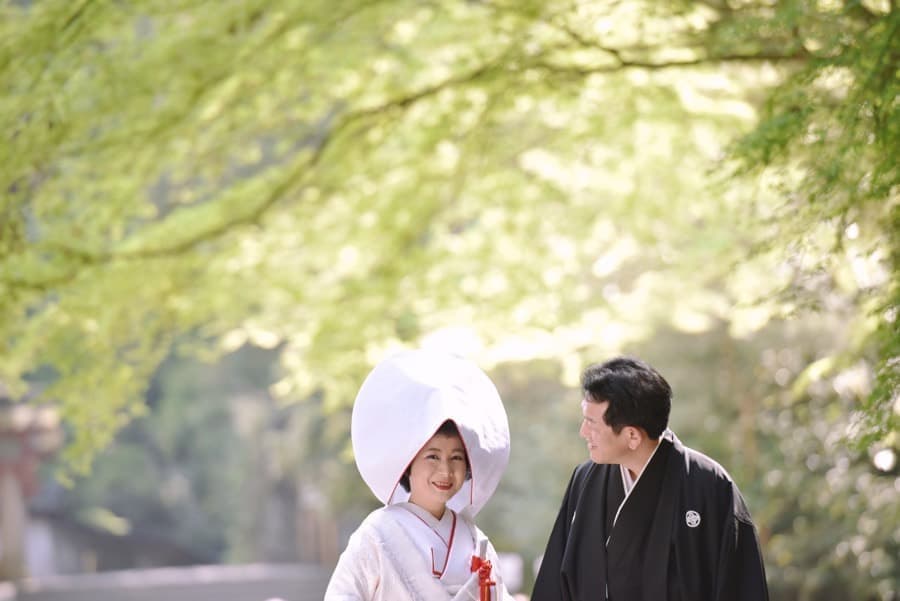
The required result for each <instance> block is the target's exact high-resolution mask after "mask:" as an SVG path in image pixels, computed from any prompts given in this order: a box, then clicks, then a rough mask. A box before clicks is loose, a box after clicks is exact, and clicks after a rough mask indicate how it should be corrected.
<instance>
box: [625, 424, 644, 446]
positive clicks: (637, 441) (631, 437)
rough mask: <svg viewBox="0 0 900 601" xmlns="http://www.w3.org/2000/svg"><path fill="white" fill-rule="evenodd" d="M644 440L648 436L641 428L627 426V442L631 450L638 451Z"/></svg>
mask: <svg viewBox="0 0 900 601" xmlns="http://www.w3.org/2000/svg"><path fill="white" fill-rule="evenodd" d="M644 438H646V435H645V434H644V431H643V430H641V429H640V428H636V427H635V426H625V441H626V442H627V443H628V448H629V449H630V450H632V451H636V450H637V448H638V447H639V446H641V443H642V442H644Z"/></svg>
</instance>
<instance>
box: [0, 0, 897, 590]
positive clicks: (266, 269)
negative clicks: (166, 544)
mask: <svg viewBox="0 0 900 601" xmlns="http://www.w3.org/2000/svg"><path fill="white" fill-rule="evenodd" d="M898 23H900V16H898V10H897V8H896V6H895V3H893V2H890V1H888V0H868V1H858V0H835V1H832V2H823V1H818V0H817V1H813V0H787V1H784V2H777V3H773V2H768V1H754V0H746V1H741V2H737V1H734V0H706V1H696V2H695V1H687V0H680V1H678V0H672V1H669V2H659V1H656V0H653V1H650V0H647V1H640V0H629V1H626V2H615V3H610V2H599V1H598V2H594V1H585V2H574V3H573V2H562V1H559V2H557V1H549V2H530V1H525V2H523V1H515V2H513V1H509V2H505V1H486V2H468V1H462V0H452V1H451V0H439V1H435V2H428V3H422V2H412V1H403V0H385V1H380V2H373V1H371V0H347V1H344V2H340V3H333V2H316V1H305V2H301V3H292V2H270V1H266V2H263V1H261V0H245V1H242V2H222V3H215V4H213V3H210V2H203V1H201V0H170V1H167V2H159V1H155V0H143V1H140V2H131V3H127V4H123V3H116V2H111V1H95V2H79V3H61V2H10V1H7V2H0V89H2V94H0V124H2V126H3V128H2V131H3V135H4V136H5V141H4V143H3V144H2V145H0V189H2V190H3V191H4V193H3V194H2V195H0V352H2V355H3V358H4V360H3V362H0V381H2V382H3V384H4V385H5V386H7V387H8V388H9V389H10V390H11V391H12V392H13V393H14V394H24V393H25V391H26V390H29V389H31V391H32V392H36V393H38V397H39V398H42V399H44V400H50V401H52V402H55V403H58V405H59V406H60V408H61V410H62V413H63V415H64V417H65V419H66V422H67V424H68V428H69V431H70V433H71V436H70V440H69V445H68V446H67V450H66V454H65V461H66V465H67V466H68V468H67V469H69V470H72V471H74V472H75V473H79V472H83V473H86V472H87V471H88V470H89V468H90V466H91V464H92V462H93V461H94V460H95V459H96V471H95V475H94V477H93V478H92V480H91V484H90V485H88V484H86V483H85V481H81V483H79V484H78V490H79V491H80V492H79V494H82V495H83V497H82V498H81V499H82V500H81V501H79V502H81V503H84V504H85V505H90V504H92V503H103V501H102V499H104V495H105V494H107V491H108V490H110V489H111V488H113V483H116V484H115V486H119V487H122V488H121V489H120V492H119V493H118V494H119V495H121V499H120V500H119V501H116V502H115V503H113V501H112V500H109V499H107V501H106V504H111V505H115V508H114V509H115V510H116V511H117V512H119V513H122V514H127V516H128V517H129V519H132V520H134V521H138V522H139V521H141V520H145V519H149V518H148V517H147V516H149V515H151V514H152V512H154V511H163V512H170V513H168V514H167V515H168V516H169V517H167V518H166V519H170V520H171V522H170V524H171V527H172V529H173V532H180V533H181V534H186V533H191V532H193V533H195V534H196V535H197V537H198V538H197V539H196V541H197V544H198V545H200V546H202V547H203V548H204V549H206V550H207V551H209V552H211V553H219V554H220V555H221V556H223V557H231V558H233V559H245V558H252V557H258V556H261V555H267V554H268V555H270V556H278V553H280V552H276V551H271V552H269V551H264V550H263V549H261V548H260V547H259V545H260V544H261V543H259V541H258V539H257V538H255V537H254V533H258V532H260V531H263V530H265V529H266V528H268V527H271V525H269V526H267V525H266V523H265V518H264V514H265V513H266V511H263V510H261V509H259V508H261V507H265V505H264V504H265V503H266V502H268V501H266V500H265V499H270V498H272V497H270V496H267V491H271V490H275V489H278V490H282V493H279V494H277V495H275V497H277V498H279V499H281V501H279V503H282V505H279V507H281V508H280V509H278V508H275V509H272V511H271V512H269V513H271V514H272V515H281V513H279V512H282V511H288V512H289V509H288V510H285V509H284V507H288V508H290V507H296V506H300V507H315V508H316V511H318V512H319V513H320V514H321V513H322V512H325V513H327V512H328V510H327V508H328V507H332V508H333V509H332V510H331V511H332V512H333V513H334V514H338V513H341V514H342V516H343V517H344V518H345V520H349V521H352V519H353V516H356V517H358V515H359V514H361V513H362V512H363V511H364V510H365V509H367V508H368V507H370V506H371V505H370V503H371V500H370V499H369V498H368V496H367V493H366V492H365V491H364V489H362V488H361V486H362V485H361V484H360V483H359V482H358V479H357V478H356V476H355V473H353V470H352V468H351V467H350V461H351V457H350V455H349V446H348V444H347V440H346V435H347V431H348V428H347V421H348V420H347V417H348V411H349V407H350V404H351V403H352V399H353V397H354V394H355V391H356V388H357V387H358V385H359V382H360V381H361V378H362V377H363V375H364V374H365V372H366V371H367V370H368V368H369V367H370V366H371V365H372V364H373V363H374V362H375V361H376V360H378V359H379V358H380V357H381V356H383V354H384V353H385V352H388V351H389V350H390V349H392V348H396V347H399V346H409V345H416V344H423V343H430V344H443V345H449V346H454V347H455V348H458V349H459V350H462V351H465V352H468V353H470V354H472V355H473V356H474V357H475V358H476V359H477V360H478V361H479V363H481V364H482V365H484V366H485V367H486V368H491V367H496V368H497V369H496V371H495V376H496V377H497V378H498V380H499V381H500V382H501V387H502V388H504V394H505V396H506V398H507V399H508V406H509V411H510V419H511V422H512V424H513V428H514V432H515V433H516V435H517V436H521V441H522V442H517V443H516V445H517V446H515V447H514V452H513V463H512V465H511V467H510V475H509V476H508V477H507V478H506V480H505V481H504V484H503V486H502V487H501V490H500V491H499V492H498V497H497V499H496V502H495V503H494V505H492V506H491V507H490V508H488V509H487V510H486V514H485V522H486V525H487V526H493V527H492V528H490V527H489V528H486V529H488V530H495V531H496V532H491V534H492V536H494V537H496V539H497V540H498V541H500V542H503V543H504V544H505V545H508V547H509V548H516V549H520V550H522V551H523V552H524V553H525V554H526V555H528V554H531V555H532V556H533V555H536V554H537V553H538V552H539V547H540V545H541V544H542V541H541V539H542V537H543V536H544V533H545V532H546V531H547V530H548V529H549V520H550V519H552V513H553V512H554V511H555V505H556V503H557V501H558V499H557V495H558V491H560V490H561V488H562V484H563V483H564V481H565V480H566V478H567V477H568V473H569V472H568V470H569V469H570V467H571V464H572V463H573V462H574V461H577V460H578V459H579V458H580V453H579V446H578V441H577V439H576V438H575V436H574V428H575V424H574V422H573V421H572V420H574V419H577V415H576V414H575V413H574V412H572V410H573V409H574V408H575V407H576V405H575V404H574V401H573V403H570V404H569V405H564V404H560V403H561V401H562V400H563V399H564V398H566V397H567V395H569V394H570V393H569V392H567V391H571V390H572V386H573V385H574V383H575V382H576V381H577V375H578V372H579V370H580V368H581V367H583V365H584V363H585V362H587V361H591V360H598V359H602V358H604V357H605V356H607V355H609V354H611V353H618V352H622V351H630V352H634V353H636V354H641V355H643V356H645V357H647V358H648V359H650V360H651V361H652V362H654V363H656V364H657V365H658V366H659V367H660V369H661V370H662V371H663V373H666V374H671V379H672V380H673V383H675V384H676V391H679V394H680V395H682V396H681V398H683V399H684V403H683V404H682V405H679V406H678V408H677V409H676V414H675V416H673V419H674V420H675V423H676V426H678V428H679V431H680V432H682V433H683V438H685V440H686V442H688V443H689V444H695V445H696V446H698V447H700V448H702V449H703V450H706V451H708V452H709V453H711V454H713V455H714V456H716V457H717V458H721V460H722V461H723V463H725V464H726V466H727V467H729V469H731V470H732V471H733V472H734V473H735V475H736V477H738V480H739V483H740V484H741V486H742V488H744V489H745V490H746V491H747V494H748V497H749V498H750V500H751V508H752V509H753V510H754V512H755V513H756V514H757V515H758V516H759V517H758V521H759V522H760V524H761V526H762V528H763V533H762V534H763V540H764V543H765V545H766V554H767V561H768V562H769V565H770V570H771V573H772V578H773V590H774V591H776V595H777V597H776V598H784V599H831V598H835V599H836V598H854V599H856V598H858V599H890V598H895V597H891V595H895V593H894V592H893V591H896V590H897V589H898V588H900V587H898V586H896V584H897V574H898V566H897V561H896V559H895V558H896V556H897V552H896V551H897V545H898V541H900V531H898V529H897V527H896V524H897V523H898V519H897V518H898V516H897V510H896V507H895V506H896V503H893V504H892V503H890V502H885V501H884V499H888V500H889V499H890V498H891V495H893V496H896V492H897V482H898V480H897V468H896V464H895V465H894V466H893V467H890V468H889V469H887V470H876V469H875V468H874V467H873V464H872V457H873V456H874V454H875V453H879V452H883V451H884V452H890V453H894V455H893V456H894V457H895V458H896V451H897V448H898V446H900V441H898V437H897V432H898V420H900V411H898V400H897V390H898V373H900V366H898V363H897V357H898V352H900V349H898V345H900V332H898V327H900V326H898V323H900V322H898V319H897V307H898V294H900V292H898V288H900V277H898V265H900V243H898V241H900V200H898V194H897V191H898V175H897V161H896V156H897V155H898V143H897V136H898V127H900V125H898V124H900V119H898V118H897V98H898V94H897V69H898V48H897V44H896V38H897V36H896V31H897V27H898ZM248 345H249V346H255V347H259V348H263V349H268V350H269V351H270V352H271V357H277V366H276V367H271V366H269V365H268V364H267V365H266V366H265V367H261V366H259V365H258V366H257V368H258V370H259V371H258V372H256V371H255V372H254V374H256V375H253V376H252V377H251V376H248V378H249V379H250V380H251V381H253V382H254V384H253V386H252V387H251V388H252V390H253V391H254V392H253V395H252V400H248V398H244V400H241V395H240V391H241V388H240V386H238V385H237V384H235V383H234V382H233V381H229V380H228V379H227V378H225V379H222V380H221V381H219V380H220V378H219V376H216V378H214V379H215V382H207V383H204V382H202V380H201V381H200V382H194V383H192V379H194V378H198V377H201V376H200V374H202V373H204V372H203V370H202V369H201V368H199V367H196V366H195V367H193V368H190V369H188V368H184V370H185V371H179V370H180V369H182V368H180V367H178V365H180V363H179V357H194V358H199V359H202V360H205V361H210V362H215V361H217V360H218V359H219V358H221V357H223V356H224V355H227V354H228V353H230V352H232V351H234V350H236V349H240V348H244V349H246V348H247V347H248ZM242 352H246V350H245V351H242ZM167 357H168V358H169V362H167V363H166V367H165V368H163V369H160V366H161V365H163V363H164V361H166V358H167ZM271 357H270V358H271ZM251 363H252V362H251ZM173 365H174V366H175V367H173ZM231 365H235V364H231ZM517 366H518V367H517ZM269 370H271V371H269ZM213 371H215V370H213ZM263 372H264V373H265V374H266V375H265V376H262V377H259V376H258V374H259V373H263ZM154 374H156V375H155V376H154ZM154 377H155V378H157V379H156V380H155V382H156V384H155V385H158V386H162V392H160V391H159V390H156V391H154V390H153V389H152V387H151V389H150V390H149V392H148V387H149V386H150V383H151V381H154V380H153V378H154ZM254 378H257V379H254ZM154 395H157V397H156V398H157V400H158V404H154V403H153V402H152V401H151V402H148V401H147V399H148V396H149V398H151V399H152V398H154ZM570 412H571V413H570ZM538 415H540V416H541V417H540V419H536V418H535V416H538ZM136 416H143V417H142V418H141V419H140V420H138V421H137V422H135V423H133V425H131V426H128V429H126V430H125V431H123V433H122V435H121V438H120V439H119V440H117V441H116V443H115V447H114V449H119V448H120V447H123V445H124V447H128V446H129V445H136V446H135V447H134V448H136V449H137V448H140V449H156V451H154V452H155V453H157V454H156V455H155V456H143V458H141V452H143V451H141V452H139V451H134V450H131V451H128V450H124V451H123V452H124V453H126V454H125V455H123V456H121V457H119V456H117V458H114V457H113V456H112V451H110V455H108V456H107V455H102V456H100V457H98V456H97V453H98V452H99V451H100V450H101V449H105V448H108V447H109V445H110V444H111V443H112V442H113V440H114V437H115V435H116V433H117V432H119V431H121V430H122V428H124V427H126V425H127V424H129V423H131V422H132V420H133V418H134V417H136ZM248 424H249V425H248ZM242 428H243V429H242ZM134 437H137V439H135V438H134ZM517 449H520V450H517ZM525 451H527V452H525ZM520 453H522V454H520ZM129 454H130V455H129ZM123 457H124V458H123ZM129 457H130V458H129ZM151 457H152V461H151ZM219 461H221V465H224V466H228V467H227V469H226V470H224V472H219V473H217V474H215V475H213V474H212V473H209V470H211V469H212V467H213V466H214V465H216V464H217V463H218V462H219ZM141 462H144V463H142V464H141V465H142V466H143V467H138V465H137V464H139V463H141ZM138 470H139V471H141V472H144V471H146V473H147V474H148V479H150V478H151V476H150V474H152V479H153V481H158V482H160V483H168V484H166V486H160V487H159V490H158V492H157V494H156V495H154V494H152V492H151V491H149V490H147V488H148V487H147V481H143V482H134V485H133V488H132V487H131V485H126V484H124V482H125V481H126V480H127V476H128V474H129V473H133V472H134V471H138ZM293 474H302V477H299V479H300V480H301V481H302V482H304V483H306V485H305V487H304V486H299V485H298V482H297V481H295V480H294V476H293ZM335 474H341V475H339V476H336V475H335ZM236 481H237V482H238V484H236ZM178 482H180V483H181V484H178ZM92 486H93V487H95V488H93V489H91V487H92ZM235 486H238V487H239V488H240V491H241V494H243V495H245V496H240V495H238V497H234V496H231V497H229V498H223V495H225V496H228V494H229V493H227V492H225V491H229V490H232V491H233V487H235ZM85 487H86V488H85ZM142 487H143V488H142ZM89 489H91V490H89ZM529 490H534V491H536V492H535V493H534V497H533V498H532V497H529V499H530V500H529V503H526V504H524V505H525V506H523V503H522V500H523V498H524V497H525V496H526V495H525V492H526V491H529ZM165 491H170V492H168V493H166V492H165ZM172 491H174V492H172ZM285 491H287V492H285ZM892 491H893V492H892ZM164 493H165V494H164ZM166 495H169V496H168V497H166ZM172 495H174V496H172ZM254 495H256V496H254ZM167 498H168V499H169V500H168V501H166V500H165V499H167ZM172 499H175V500H174V501H173V500H172ZM166 503H169V505H166ZM138 507H143V509H138ZM252 508H256V509H252ZM507 509H508V511H507ZM140 511H146V512H147V513H146V514H144V515H142V514H140ZM129 512H130V513H129ZM189 516H194V517H193V518H192V517H189ZM348 516H349V517H348ZM179 520H188V521H187V522H180V521H179ZM259 520H262V521H259ZM226 523H227V524H228V526H227V527H223V526H222V525H223V524H226ZM522 523H525V524H528V525H529V526H528V527H525V528H522V527H521V524H522ZM212 524H217V525H218V526H216V527H215V528H213V527H212V526H211V525H212ZM879 524H882V525H883V524H887V526H878V525H879ZM873 525H874V526H873ZM891 525H893V526H892V527H891ZM216 528H218V530H217V531H216V532H215V534H214V533H213V530H216ZM297 528H298V529H301V528H300V526H297Z"/></svg>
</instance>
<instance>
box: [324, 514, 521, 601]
mask: <svg viewBox="0 0 900 601" xmlns="http://www.w3.org/2000/svg"><path fill="white" fill-rule="evenodd" d="M411 505H412V504H411V503H398V504H394V505H388V506H387V507H382V508H381V509H377V510H375V511H373V512H372V513H370V514H369V516H368V517H367V518H366V519H365V520H364V521H363V523H362V524H361V525H360V526H359V528H358V529H357V530H356V532H354V533H353V535H352V536H351V537H350V541H349V542H348V543H347V548H346V549H345V550H344V552H343V553H342V554H341V556H340V559H339V560H338V564H337V567H335V570H334V573H333V574H332V576H331V581H330V582H329V583H328V589H327V590H326V591H325V601H443V600H450V599H456V600H457V601H463V600H465V601H470V600H471V601H478V599H479V591H478V575H477V574H475V573H471V572H470V571H469V570H470V567H469V566H470V562H471V559H472V555H473V554H475V553H476V549H477V548H478V541H480V540H486V537H485V536H484V534H483V533H482V532H481V531H480V530H479V529H478V527H477V526H475V524H474V522H472V520H471V519H470V518H468V517H467V516H466V515H465V514H463V513H456V514H454V513H453V512H452V511H451V510H450V509H448V510H447V511H446V512H445V513H444V517H443V518H442V520H440V522H439V520H437V519H436V518H434V517H433V516H430V515H428V514H427V512H426V511H425V510H423V509H421V508H419V507H416V506H411ZM454 515H455V516H456V528H455V532H453V540H452V541H450V540H449V537H448V536H447V534H446V533H447V528H446V526H447V524H448V523H451V522H452V519H453V516H454ZM428 518H430V520H429V519H428ZM442 526H443V528H442ZM435 531H437V532H435ZM441 539H444V540H441ZM445 541H446V542H452V544H450V545H446V544H445ZM448 546H449V557H447V551H446V549H447V547H448ZM432 553H433V555H432ZM486 558H487V559H489V560H490V561H491V564H492V565H494V566H498V565H499V564H498V559H497V553H496V552H495V551H494V548H493V546H492V545H491V544H490V542H488V543H487V553H486ZM492 579H493V580H494V581H495V582H496V583H497V585H496V587H494V593H493V599H495V600H496V601H511V600H512V597H511V596H510V594H509V592H508V591H507V590H506V587H505V586H504V585H503V582H502V580H501V578H500V573H499V570H498V569H496V568H495V569H494V570H493V571H492Z"/></svg>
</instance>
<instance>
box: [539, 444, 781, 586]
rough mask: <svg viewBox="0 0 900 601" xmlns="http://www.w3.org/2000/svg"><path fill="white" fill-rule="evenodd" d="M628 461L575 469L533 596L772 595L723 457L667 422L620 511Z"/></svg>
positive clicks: (746, 514)
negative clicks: (623, 465) (692, 443)
mask: <svg viewBox="0 0 900 601" xmlns="http://www.w3.org/2000/svg"><path fill="white" fill-rule="evenodd" d="M619 470H620V467H619V466H618V465H607V464H597V463H593V462H592V461H587V462H585V463H583V464H581V465H579V466H578V467H577V468H576V469H575V473H574V474H573V475H572V479H571V481H570V482H569V487H568V489H567V490H566V495H565V497H564V498H563V502H562V507H561V508H560V511H559V516H558V517H557V519H556V524H555V525H554V526H553V531H552V533H551V534H550V540H549V541H548V543H547V550H546V551H545V553H544V558H543V560H542V563H541V568H540V571H539V572H538V575H537V579H536V581H535V585H534V592H533V593H532V596H531V601H603V600H605V599H607V595H608V599H609V600H610V601H766V600H767V599H768V598H769V594H768V589H767V586H766V575H765V570H764V568H763V561H762V555H761V553H760V548H759V540H758V539H757V536H756V530H755V528H754V526H753V522H752V521H751V519H750V513H749V511H748V510H747V506H746V505H745V503H744V499H743V497H741V493H740V491H739V490H738V488H737V485H735V483H734V482H733V481H732V480H731V477H730V476H729V475H728V473H727V472H726V471H725V470H724V469H723V468H722V466H720V465H719V464H718V463H716V462H715V461H713V460H712V459H710V458H709V457H706V456H705V455H703V454H702V453H698V452H697V451H694V450H692V449H689V448H687V447H685V446H683V445H682V444H681V442H680V441H679V440H678V438H676V437H675V435H674V434H673V433H672V432H671V431H667V432H666V433H665V434H663V437H662V440H661V441H660V445H659V447H658V448H657V450H656V453H655V454H654V455H653V457H652V458H651V460H650V462H649V463H648V464H647V466H646V467H645V468H644V472H643V473H642V474H641V476H640V478H639V479H638V481H637V482H636V484H635V486H634V488H633V489H632V491H631V495H629V497H628V501H627V502H626V503H625V504H624V505H623V506H622V508H621V511H620V512H619V516H618V519H615V515H616V512H617V510H619V505H620V504H621V502H622V500H623V499H624V498H625V489H624V486H623V484H622V474H621V472H620V471H619ZM613 524H615V525H613ZM607 591H608V592H607Z"/></svg>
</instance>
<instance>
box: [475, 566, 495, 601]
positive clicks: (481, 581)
mask: <svg viewBox="0 0 900 601" xmlns="http://www.w3.org/2000/svg"><path fill="white" fill-rule="evenodd" d="M472 571H473V572H475V571H477V572H478V590H479V592H480V596H481V601H491V587H492V586H494V585H495V584H497V583H496V582H494V581H493V580H491V562H490V560H488V559H482V558H481V557H478V556H476V555H473V556H472Z"/></svg>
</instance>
